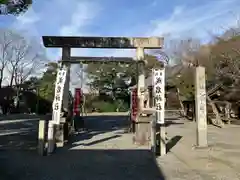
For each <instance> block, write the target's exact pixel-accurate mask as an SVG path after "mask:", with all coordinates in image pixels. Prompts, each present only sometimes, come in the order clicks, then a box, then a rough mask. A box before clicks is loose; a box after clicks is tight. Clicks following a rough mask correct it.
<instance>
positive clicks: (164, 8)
mask: <svg viewBox="0 0 240 180" xmlns="http://www.w3.org/2000/svg"><path fill="white" fill-rule="evenodd" d="M239 10H240V1H239V0H202V1H200V0H169V1H163V0H121V1H117V0H91V1H90V0H69V1H66V0H38V1H37V0H35V1H34V4H33V6H32V8H30V9H29V11H28V12H27V13H25V14H23V15H22V16H19V17H17V18H16V17H13V16H0V27H1V28H2V27H8V28H15V29H16V30H19V31H22V32H24V33H25V35H26V36H32V37H35V38H37V39H39V40H40V37H41V36H42V35H66V36H68V35H73V36H167V39H168V38H174V37H181V38H185V37H195V38H199V39H201V40H208V39H209V32H213V33H217V34H218V33H222V32H223V31H224V30H225V29H227V28H228V27H231V26H234V25H236V24H237V20H238V19H239V16H238V12H239ZM106 51H107V50H87V49H84V50H79V49H78V50H76V49H74V51H73V54H74V55H80V54H81V55H91V56H95V55H99V56H103V55H105V56H108V55H116V56H122V55H132V52H129V50H128V51H120V50H111V51H110V50H109V51H107V52H106ZM47 54H48V56H49V58H50V59H52V60H53V59H58V58H59V55H60V51H59V50H56V49H50V50H49V49H48V50H47Z"/></svg>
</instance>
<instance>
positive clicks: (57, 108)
mask: <svg viewBox="0 0 240 180" xmlns="http://www.w3.org/2000/svg"><path fill="white" fill-rule="evenodd" d="M66 75H67V70H66V69H59V70H58V73H57V80H56V83H55V96H54V100H53V106H52V108H53V121H54V123H55V124H59V123H60V115H61V109H62V99H63V93H64V85H65V81H66Z"/></svg>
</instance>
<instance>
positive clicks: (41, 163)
mask: <svg viewBox="0 0 240 180" xmlns="http://www.w3.org/2000/svg"><path fill="white" fill-rule="evenodd" d="M0 154H1V155H0V161H1V163H0V169H1V171H2V172H1V173H0V179H1V180H11V179H12V180H15V179H18V180H26V179H31V180H43V179H48V180H67V179H69V180H70V179H71V180H79V179H81V180H113V179H114V180H118V179H119V180H123V179H124V180H135V179H136V180H147V179H151V180H164V179H165V178H164V175H163V174H162V172H161V171H160V170H159V168H158V167H157V165H156V163H155V160H154V157H153V156H152V153H151V152H150V151H148V150H90V149H86V150H69V151H61V152H58V154H54V155H52V156H47V157H39V156H37V155H36V153H35V152H27V151H25V152H20V151H16V152H15V153H6V152H3V151H1V152H0Z"/></svg>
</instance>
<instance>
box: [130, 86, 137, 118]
mask: <svg viewBox="0 0 240 180" xmlns="http://www.w3.org/2000/svg"><path fill="white" fill-rule="evenodd" d="M137 102H138V101H137V88H134V89H132V90H131V120H132V121H136V119H137V111H138V104H137Z"/></svg>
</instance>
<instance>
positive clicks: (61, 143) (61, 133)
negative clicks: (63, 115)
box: [55, 123, 66, 147]
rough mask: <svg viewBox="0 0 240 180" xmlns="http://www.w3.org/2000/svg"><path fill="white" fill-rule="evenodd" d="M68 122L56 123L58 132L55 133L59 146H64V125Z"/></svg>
mask: <svg viewBox="0 0 240 180" xmlns="http://www.w3.org/2000/svg"><path fill="white" fill-rule="evenodd" d="M65 124H66V123H60V124H58V125H56V133H55V139H56V145H57V147H63V146H64V126H65Z"/></svg>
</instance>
